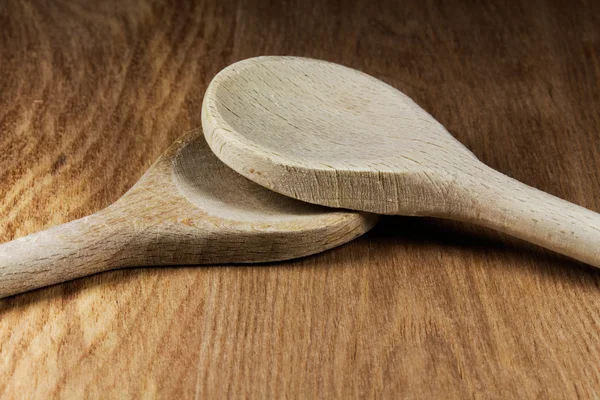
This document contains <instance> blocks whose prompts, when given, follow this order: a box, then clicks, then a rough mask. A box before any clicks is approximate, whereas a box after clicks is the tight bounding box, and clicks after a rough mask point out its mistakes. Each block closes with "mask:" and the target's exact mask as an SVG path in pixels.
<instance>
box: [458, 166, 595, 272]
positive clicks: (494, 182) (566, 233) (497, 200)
mask: <svg viewBox="0 0 600 400" xmlns="http://www.w3.org/2000/svg"><path fill="white" fill-rule="evenodd" d="M465 189H466V190H467V192H468V193H467V196H466V197H467V198H468V199H470V201H469V204H468V207H464V208H465V209H467V211H463V213H466V214H467V218H466V219H467V220H470V221H472V222H475V223H478V224H480V225H484V226H487V227H490V228H493V229H496V230H498V231H501V232H505V233H507V234H510V235H513V236H516V237H519V238H521V239H524V240H527V241H529V242H532V243H535V244H538V245H540V246H543V247H545V248H547V249H550V250H553V251H555V252H557V253H561V254H564V255H566V256H569V257H572V258H575V259H577V260H580V261H583V262H585V263H587V264H590V265H593V266H595V267H600V214H598V213H596V212H593V211H591V210H588V209H586V208H583V207H580V206H578V205H575V204H573V203H569V202H568V201H566V200H563V199H560V198H558V197H555V196H553V195H551V194H548V193H546V192H543V191H541V190H538V189H535V188H533V187H531V186H528V185H526V184H524V183H522V182H519V181H517V180H515V179H513V178H510V177H508V176H506V175H504V174H502V173H500V172H498V171H495V170H493V169H491V168H488V167H486V168H485V173H484V174H483V175H482V176H481V179H477V180H476V182H475V183H474V184H473V185H466V186H465Z"/></svg>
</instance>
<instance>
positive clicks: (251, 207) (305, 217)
mask: <svg viewBox="0 0 600 400" xmlns="http://www.w3.org/2000/svg"><path fill="white" fill-rule="evenodd" d="M376 220H377V217H376V216H374V215H370V214H366V213H356V212H351V211H343V210H333V209H328V208H325V207H321V206H315V205H312V204H308V203H303V202H300V201H298V200H294V199H291V198H288V197H284V196H281V195H279V194H277V193H274V192H272V191H270V190H267V189H264V188H262V187H261V186H259V185H256V184H254V183H252V182H251V181H249V180H247V179H246V178H244V177H242V176H240V175H238V174H237V173H235V172H234V171H232V170H231V169H229V168H228V167H227V166H225V165H224V164H223V163H221V162H220V161H219V160H218V159H217V158H216V157H215V156H214V155H213V154H212V152H211V151H210V149H209V148H208V146H207V144H206V141H205V140H204V138H203V137H202V133H199V132H198V131H196V132H191V133H189V134H187V135H185V136H184V137H182V138H180V139H179V140H178V141H177V142H175V143H174V144H173V145H172V146H171V147H170V148H169V149H167V151H166V152H165V154H163V155H162V156H161V157H160V158H159V159H158V160H157V161H156V162H155V163H154V165H153V166H152V167H151V168H150V169H149V170H148V172H146V174H145V175H144V176H143V177H142V178H141V179H140V181H139V182H138V183H137V184H136V185H135V186H134V187H132V188H131V189H130V190H129V191H128V192H127V193H126V194H125V195H123V197H121V198H120V199H119V200H118V201H117V202H116V203H114V204H112V205H111V206H109V207H108V208H106V209H104V210H102V211H99V212H97V213H95V214H93V215H90V216H89V217H85V218H82V219H79V220H76V221H73V222H69V223H66V224H63V225H59V226H56V227H54V228H50V229H48V230H45V231H42V232H38V233H34V234H32V235H29V236H25V237H23V238H20V239H17V240H14V241H12V242H9V243H5V244H2V245H0V297H5V296H10V295H13V294H16V293H21V292H24V291H27V290H31V289H36V288H39V287H42V286H47V285H52V284H55V283H59V282H64V281H67V280H71V279H74V278H78V277H82V276H86V275H91V274H94V273H97V272H101V271H107V270H110V269H115V268H120V267H129V266H144V265H146V266H150V265H184V264H220V263H250V262H266V261H276V260H284V259H290V258H296V257H301V256H305V255H309V254H313V253H318V252H321V251H324V250H327V249H330V248H332V247H334V246H338V245H340V244H343V243H345V242H348V241H350V240H352V239H354V238H356V237H357V236H360V235H361V234H363V233H365V232H366V231H368V230H369V229H370V228H371V227H372V226H373V225H374V224H375V222H376Z"/></svg>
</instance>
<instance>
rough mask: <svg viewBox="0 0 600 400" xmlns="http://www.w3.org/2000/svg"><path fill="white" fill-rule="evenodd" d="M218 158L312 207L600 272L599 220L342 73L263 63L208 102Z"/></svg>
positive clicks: (298, 62) (233, 71) (383, 91)
mask: <svg viewBox="0 0 600 400" xmlns="http://www.w3.org/2000/svg"><path fill="white" fill-rule="evenodd" d="M202 125H203V128H204V133H205V136H206V138H207V140H208V143H209V145H210V147H211V149H212V150H213V151H214V152H215V153H216V155H217V156H218V157H219V158H220V159H221V160H222V161H224V162H225V163H226V164H227V165H229V166H230V167H231V168H233V169H234V170H236V171H237V172H239V173H240V174H242V175H244V176H246V177H247V178H249V179H251V180H253V181H254V182H257V183H259V184H261V185H263V186H265V187H267V188H269V189H272V190H274V191H276V192H279V193H282V194H285V195H287V196H291V197H294V198H297V199H300V200H304V201H307V202H311V203H315V204H322V205H327V206H331V207H344V208H349V209H354V210H363V211H369V212H374V213H380V214H401V215H425V216H433V217H441V218H451V219H456V220H462V221H470V222H474V223H477V224H480V225H484V226H487V227H491V228H494V229H497V230H499V231H502V232H506V233H508V234H511V235H514V236H517V237H520V238H522V239H525V240H528V241H531V242H533V243H537V244H538V245H541V246H544V247H547V248H549V249H551V250H554V251H556V252H559V253H562V254H565V255H568V256H571V257H573V258H576V259H578V260H581V261H584V262H586V263H589V264H592V265H594V266H596V267H600V215H599V214H596V213H595V212H592V211H590V210H587V209H585V208H582V207H579V206H577V205H574V204H571V203H569V202H567V201H564V200H561V199H559V198H557V197H554V196H552V195H549V194H547V193H544V192H541V191H539V190H537V189H534V188H532V187H530V186H527V185H525V184H523V183H520V182H518V181H516V180H514V179H512V178H509V177H508V176H505V175H503V174H501V173H499V172H497V171H495V170H493V169H491V168H489V167H487V166H486V165H484V164H482V163H481V162H480V161H479V160H478V159H477V158H476V157H475V156H474V155H473V154H472V153H471V152H470V151H469V150H468V149H467V148H466V147H464V146H463V145H462V144H461V143H460V142H458V141H457V140H456V139H454V138H453V137H452V136H451V135H450V134H449V133H448V132H447V131H446V129H445V128H444V127H443V126H442V125H441V124H440V123H438V122H437V121H436V120H435V119H434V118H433V117H432V116H431V115H429V114H428V113H427V112H425V111H424V110H423V109H421V108H420V107H419V106H418V105H417V104H416V103H414V102H413V101H412V100H411V99H410V98H408V97H407V96H406V95H404V94H403V93H401V92H399V91H398V90H396V89H394V88H393V87H391V86H389V85H387V84H385V83H383V82H381V81H379V80H377V79H375V78H373V77H371V76H369V75H366V74H364V73H361V72H359V71H356V70H353V69H350V68H346V67H343V66H340V65H336V64H332V63H328V62H324V61H319V60H311V59H305V58H297V57H259V58H253V59H248V60H244V61H241V62H238V63H236V64H233V65H231V66H229V67H228V68H226V69H224V70H223V71H221V72H220V73H219V74H218V75H217V76H216V77H215V78H214V79H213V81H212V82H211V84H210V85H209V87H208V90H207V92H206V95H205V97H204V104H203V108H202Z"/></svg>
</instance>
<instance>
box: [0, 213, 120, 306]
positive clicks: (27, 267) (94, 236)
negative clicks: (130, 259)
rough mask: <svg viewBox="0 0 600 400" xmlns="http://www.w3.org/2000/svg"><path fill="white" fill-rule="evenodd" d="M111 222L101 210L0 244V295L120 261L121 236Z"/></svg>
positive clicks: (83, 274) (70, 277) (85, 272)
mask: <svg viewBox="0 0 600 400" xmlns="http://www.w3.org/2000/svg"><path fill="white" fill-rule="evenodd" d="M107 214H108V215H107ZM112 222H114V221H111V218H110V213H106V212H105V211H100V212H98V213H96V214H92V215H90V216H88V217H84V218H81V219H78V220H75V221H72V222H68V223H66V224H62V225H58V226H55V227H52V228H50V229H47V230H44V231H41V232H37V233H33V234H31V235H29V236H25V237H22V238H19V239H16V240H13V241H12V242H8V243H4V244H1V245H0V298H1V297H6V296H11V295H13V294H17V293H22V292H25V291H28V290H33V289H37V288H41V287H44V286H48V285H53V284H56V283H60V282H65V281H68V280H71V279H75V278H80V277H82V276H87V275H91V274H94V273H97V272H101V271H105V270H108V269H111V268H115V267H118V266H120V265H121V264H123V261H124V260H123V259H121V258H120V254H119V253H120V249H121V248H122V246H123V245H122V243H123V241H124V237H123V235H122V231H120V230H119V229H118V228H117V227H116V226H118V224H113V223H112Z"/></svg>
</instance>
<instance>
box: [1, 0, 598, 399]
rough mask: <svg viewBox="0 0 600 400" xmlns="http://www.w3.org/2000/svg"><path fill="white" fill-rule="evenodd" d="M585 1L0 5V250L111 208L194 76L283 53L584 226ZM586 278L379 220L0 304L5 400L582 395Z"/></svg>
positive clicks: (589, 351) (594, 281)
mask: <svg viewBox="0 0 600 400" xmlns="http://www.w3.org/2000/svg"><path fill="white" fill-rule="evenodd" d="M598 8H599V7H598V5H597V3H596V2H591V1H580V2H575V3H574V2H566V1H560V0H556V1H541V0H537V1H535V0H534V1H525V0H522V1H516V2H510V6H508V5H506V4H503V5H500V2H498V4H493V3H490V2H486V3H483V2H473V1H470V0H469V1H467V0H464V1H453V2H442V1H433V0H432V1H427V2H421V1H416V0H414V1H405V2H402V3H401V4H400V3H398V2H393V1H380V2H376V3H374V4H373V2H367V1H365V0H356V1H344V2H342V1H326V2H318V3H317V2H315V4H309V2H305V1H300V0H295V1H289V2H278V1H271V2H267V3H265V2H258V1H251V0H247V1H240V2H233V1H219V2H217V1H211V2H191V1H190V2H184V1H172V2H168V1H149V0H137V1H127V2H122V1H105V2H88V1H83V0H80V1H53V2H45V1H33V0H31V1H17V0H7V1H3V2H0V22H1V23H0V26H1V28H0V71H2V75H1V76H0V241H8V240H11V239H14V238H17V237H20V236H24V235H26V234H29V233H32V232H35V231H37V230H40V229H43V228H47V227H50V226H52V225H56V224H59V223H63V222H66V221H69V220H72V219H75V218H78V217H82V216H84V215H87V214H89V213H92V212H94V211H97V210H99V209H101V208H103V207H105V206H107V205H108V204H110V203H112V202H113V201H115V200H116V199H117V198H118V197H120V196H121V195H122V194H123V193H124V192H125V191H126V190H127V189H129V188H130V187H131V185H133V184H134V183H135V182H136V181H137V179H138V178H139V177H140V176H141V175H142V174H143V172H144V171H146V170H147V168H148V167H149V166H150V165H151V163H152V162H153V161H154V160H155V159H156V158H157V157H158V156H159V155H160V154H161V153H162V152H163V151H164V150H165V149H166V148H167V147H168V146H169V145H170V144H171V143H172V142H173V141H174V140H175V139H176V138H177V137H178V136H179V135H180V134H181V132H186V131H188V130H190V129H192V128H195V127H197V126H199V125H200V107H201V101H202V95H203V92H204V90H205V88H206V86H207V84H208V82H209V80H210V79H211V78H212V77H213V76H214V75H215V74H216V73H217V72H218V71H219V70H220V69H222V68H223V67H225V66H226V65H228V64H230V63H232V62H235V61H237V60H240V59H243V58H248V57H252V56H256V55H261V54H276V55H277V54H279V55H284V54H286V55H289V54H292V55H297V56H306V57H313V58H319V59H326V60H329V61H333V62H337V63H341V64H344V65H348V66H351V67H353V68H357V69H359V70H363V71H365V72H367V73H369V74H371V75H373V76H376V77H378V78H380V79H383V80H384V81H386V82H388V83H390V84H392V85H393V86H395V87H399V88H402V90H403V91H404V92H405V93H406V94H407V95H409V96H410V97H411V98H413V99H415V101H416V102H417V103H418V104H420V105H421V106H422V107H423V108H424V109H425V110H426V111H428V112H429V113H431V114H432V115H433V116H434V117H435V118H436V119H437V120H438V121H440V122H441V123H442V124H443V125H444V126H446V128H448V130H449V131H450V133H452V134H453V135H454V136H455V137H456V138H457V139H458V140H459V141H461V142H462V143H463V144H465V145H466V146H467V147H468V148H469V149H471V150H472V151H473V153H474V154H475V155H476V156H477V157H478V158H480V159H481V160H482V161H484V162H485V163H486V164H488V165H490V166H491V167H493V168H495V169H497V170H499V171H501V172H504V173H506V174H508V175H510V176H512V177H514V178H517V179H519V180H521V181H523V182H525V183H527V184H529V185H532V186H535V187H538V188H540V189H542V190H545V191H547V192H549V193H552V194H554V195H557V196H559V197H562V198H565V199H567V200H569V201H571V202H574V203H577V204H580V205H582V206H584V207H586V208H589V209H592V210H595V211H598V210H600V196H598V193H600V176H599V172H598V171H600V158H599V156H598V155H599V154H600V141H599V140H598V129H599V126H600V97H599V93H600V92H599V90H598V88H599V87H600V64H599V59H598V54H600V28H599V27H600V12H599V11H600V10H599V9H598ZM598 315H600V272H598V271H597V270H594V269H591V268H586V267H584V266H581V265H579V264H577V263H575V262H573V261H570V260H567V259H564V258H561V257H558V256H554V255H552V254H550V253H547V252H545V251H542V250H539V249H537V248H536V247H534V246H530V245H527V244H525V243H522V242H520V241H517V240H514V239H510V238H508V237H505V236H503V235H500V234H495V233H492V232H490V231H488V230H485V229H483V228H473V227H471V226H468V225H462V224H458V223H449V222H438V221H433V220H429V219H414V218H398V217H389V218H384V220H383V221H382V222H381V223H380V225H379V226H378V227H376V228H375V230H374V231H372V232H371V233H369V234H367V235H366V236H365V237H362V238H359V239H358V240H356V241H355V242H352V243H351V244H349V245H346V246H343V247H341V248H339V249H335V250H332V251H329V252H327V253H325V254H322V255H320V256H316V257H310V258H306V259H302V260H298V261H294V262H287V263H278V264H269V265H262V266H252V267H238V266H225V267H214V268H212V267H211V268H172V269H164V268H156V269H154V268H140V269H134V270H126V271H115V272H110V273H106V274H100V275H96V276H93V277H91V278H86V279H80V280H77V281H74V282H72V283H68V284H63V285H58V286H54V287H51V288H48V289H43V290H39V291H36V292H33V293H28V294H24V295H20V296H16V297H13V298H9V299H5V300H2V301H0V355H1V357H0V397H2V398H23V397H32V398H53V397H54V398H80V397H89V398H106V397H116V396H119V397H140V396H141V394H143V395H145V396H147V397H154V396H160V397H163V398H169V397H183V398H194V397H197V398H209V397H211V398H219V397H221V398H223V397H227V396H229V397H242V396H247V397H252V398H262V397H283V396H287V397H292V398H310V397H315V396H321V397H339V398H342V397H387V398H397V397H398V396H405V397H408V398H431V397H446V398H465V397H476V398H565V397H566V398H574V397H581V398H590V397H597V396H598V395H599V394H600V372H599V370H598V368H597V366H598V364H597V360H598V359H600V345H599V343H600V341H599V340H598V339H599V337H600V319H599V317H598Z"/></svg>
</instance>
